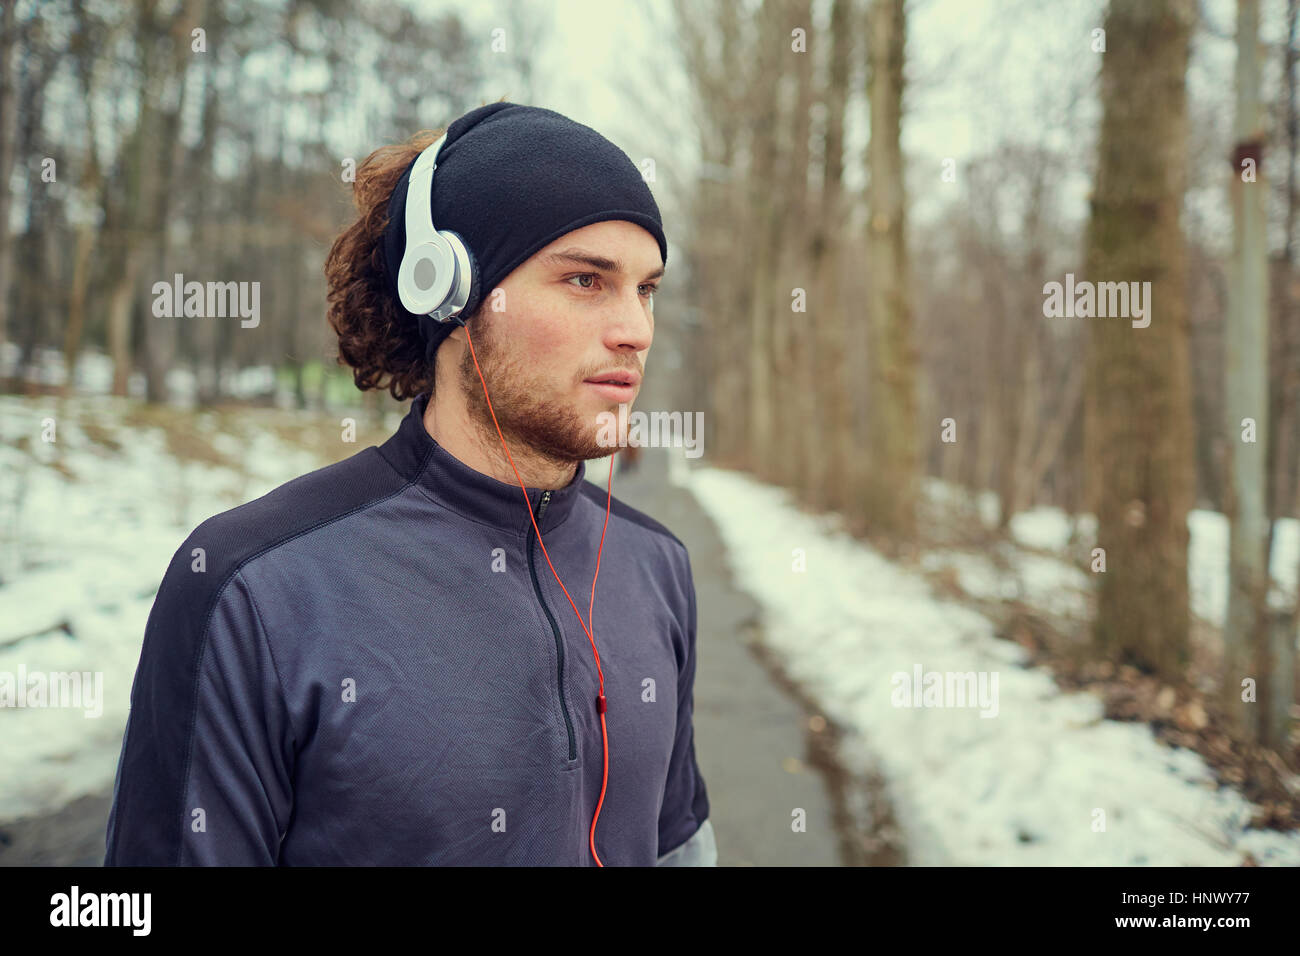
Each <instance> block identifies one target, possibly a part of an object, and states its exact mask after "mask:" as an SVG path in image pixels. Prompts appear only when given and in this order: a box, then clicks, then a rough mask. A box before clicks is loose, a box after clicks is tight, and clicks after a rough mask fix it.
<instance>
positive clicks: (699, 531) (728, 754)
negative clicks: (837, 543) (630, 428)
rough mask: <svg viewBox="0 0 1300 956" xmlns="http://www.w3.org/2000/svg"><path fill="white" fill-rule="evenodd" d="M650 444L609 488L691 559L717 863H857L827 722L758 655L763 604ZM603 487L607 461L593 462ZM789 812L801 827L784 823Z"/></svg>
mask: <svg viewBox="0 0 1300 956" xmlns="http://www.w3.org/2000/svg"><path fill="white" fill-rule="evenodd" d="M669 454H679V455H680V454H681V451H680V450H676V451H673V450H669V449H646V450H645V451H643V452H642V455H641V459H640V461H639V462H638V463H637V466H636V468H635V470H634V471H633V472H631V473H630V474H620V473H618V472H615V473H614V495H615V496H616V497H618V498H621V499H622V500H623V501H626V502H627V503H628V504H630V505H632V506H633V507H635V508H639V509H640V510H642V511H644V512H645V513H646V514H648V515H650V516H651V517H653V518H655V519H656V520H657V521H659V522H661V523H662V524H664V525H665V526H667V527H668V529H669V530H671V531H672V532H673V533H674V534H675V535H677V537H679V538H681V540H682V541H683V543H685V545H686V548H687V550H688V551H690V554H691V570H692V572H693V573H694V576H695V592H696V604H697V606H698V614H699V623H698V634H697V637H696V640H697V655H698V660H697V663H696V674H695V758H696V760H697V761H698V763H699V765H700V772H701V773H702V774H703V775H704V782H705V784H706V786H707V787H708V791H709V804H710V819H712V820H713V828H714V832H715V833H716V835H717V842H718V865H719V866H839V865H842V864H855V863H861V862H864V860H862V859H861V854H860V853H857V852H855V847H856V846H860V845H861V844H862V842H863V841H862V840H861V839H859V838H858V837H856V835H855V833H854V832H853V831H854V830H855V829H856V826H857V825H856V824H855V823H854V821H853V820H851V819H849V816H850V815H849V814H848V813H847V811H846V810H845V809H844V807H843V805H844V804H845V802H846V801H845V800H844V799H843V796H844V794H843V791H844V787H843V784H844V783H845V782H846V781H845V779H844V778H843V776H842V775H841V774H840V773H839V771H838V768H837V767H835V766H834V758H833V743H832V742H831V739H830V738H832V737H833V733H834V731H833V728H830V727H826V729H825V730H822V731H820V732H815V731H813V730H811V729H810V726H809V725H810V722H811V723H812V725H813V726H814V727H817V726H823V724H824V721H823V722H820V723H819V722H815V721H810V719H811V718H814V717H815V716H816V711H815V706H814V705H812V704H811V702H807V701H801V700H799V699H796V696H795V695H796V694H797V691H796V690H795V689H794V688H793V687H791V686H790V685H789V683H788V681H786V680H785V679H784V677H783V676H782V675H781V674H780V670H779V667H778V666H776V665H775V663H774V662H772V661H771V660H770V658H769V657H768V656H767V655H766V654H764V653H763V651H762V647H761V644H760V643H759V642H760V640H761V632H760V628H759V608H758V606H757V605H756V604H755V602H754V601H753V599H752V598H750V597H749V596H748V595H747V594H745V593H744V592H742V591H740V590H738V589H737V588H736V587H735V585H734V584H733V583H732V580H731V575H730V571H729V568H728V566H727V559H726V551H725V548H724V545H723V543H722V539H721V538H720V537H719V535H718V532H717V529H716V528H715V527H714V525H713V523H712V521H711V520H710V519H709V517H708V516H707V515H706V514H705V512H704V511H703V509H701V508H700V506H699V504H698V503H697V502H696V500H695V498H694V496H693V495H691V494H690V493H689V492H687V491H685V490H684V489H682V488H681V487H679V486H677V485H673V484H670V483H669V481H668V455H669ZM588 474H589V475H591V476H592V478H593V479H595V480H596V482H597V484H599V485H600V487H602V488H603V487H604V486H605V482H606V480H607V478H608V474H609V471H608V464H607V463H605V462H601V463H590V464H589V465H588ZM796 808H802V809H803V810H804V811H805V814H804V816H805V820H806V828H805V831H804V832H795V831H794V830H793V828H792V822H793V820H794V816H793V812H794V810H795V809H796Z"/></svg>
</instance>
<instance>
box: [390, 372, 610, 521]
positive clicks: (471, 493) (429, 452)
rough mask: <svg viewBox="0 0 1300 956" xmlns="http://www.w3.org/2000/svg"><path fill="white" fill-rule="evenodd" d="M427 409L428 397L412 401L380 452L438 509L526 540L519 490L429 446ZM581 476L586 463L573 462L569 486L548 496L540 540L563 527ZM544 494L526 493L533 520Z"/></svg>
mask: <svg viewBox="0 0 1300 956" xmlns="http://www.w3.org/2000/svg"><path fill="white" fill-rule="evenodd" d="M428 404H429V393H427V392H426V393H424V394H422V395H419V396H417V397H416V399H415V400H414V401H413V402H412V403H411V408H410V410H409V411H408V412H407V413H406V417H405V418H404V419H402V423H401V425H400V426H398V429H397V431H396V432H394V433H393V435H392V436H391V437H390V438H389V439H388V440H387V441H385V442H384V443H383V445H381V446H380V448H379V450H380V452H381V453H382V454H383V455H384V457H385V458H387V459H388V461H389V462H391V463H392V465H393V467H394V468H396V469H397V470H398V471H399V472H400V473H401V474H402V475H403V476H405V477H406V479H407V480H408V481H411V482H412V483H413V484H417V485H419V486H420V487H421V488H422V489H423V490H424V491H425V493H426V494H427V495H428V496H429V497H430V498H432V499H433V500H434V501H436V502H438V503H439V504H442V505H444V506H446V507H447V508H450V509H451V510H452V511H455V512H457V513H458V514H460V515H462V516H464V517H466V518H470V519H471V520H473V521H477V522H479V523H480V524H488V525H493V526H495V527H498V528H502V529H504V530H508V531H516V532H518V533H519V534H526V533H527V532H528V531H529V530H531V528H532V526H533V523H532V520H531V519H530V518H529V516H528V512H527V511H526V510H525V508H524V493H523V492H522V491H520V489H519V485H517V484H507V483H506V482H503V481H498V480H497V479H495V478H493V477H492V476H491V475H485V474H483V473H482V472H481V471H476V470H475V469H473V468H471V467H470V466H469V465H466V464H465V463H464V462H462V461H461V460H460V459H459V458H457V457H456V456H454V455H453V454H451V452H449V451H447V449H445V448H443V447H442V446H441V445H439V444H438V443H437V442H436V441H434V439H433V436H432V435H430V434H429V432H428V430H427V429H426V428H425V427H424V411H425V409H426V408H427V407H428ZM586 471H587V465H586V462H578V470H577V473H576V474H575V475H574V477H573V480H572V481H570V482H569V483H568V484H567V485H565V486H564V487H563V488H556V489H551V490H550V497H549V498H548V499H547V502H546V510H545V512H544V513H543V514H542V517H541V518H540V519H539V520H538V522H537V526H538V527H539V528H541V530H542V535H543V536H545V535H546V533H547V532H548V531H550V530H551V529H552V528H556V527H558V526H559V525H561V524H563V523H564V520H565V519H566V518H567V517H568V516H569V513H570V512H571V511H572V510H573V506H574V503H575V502H576V501H577V500H578V499H579V498H580V497H582V489H583V483H584V481H585V480H586V477H585V476H586ZM544 493H545V492H544V491H543V489H541V488H529V489H528V501H529V504H530V506H531V507H532V509H533V512H534V514H535V513H536V511H537V508H538V505H539V504H540V502H541V500H542V495H543V494H544Z"/></svg>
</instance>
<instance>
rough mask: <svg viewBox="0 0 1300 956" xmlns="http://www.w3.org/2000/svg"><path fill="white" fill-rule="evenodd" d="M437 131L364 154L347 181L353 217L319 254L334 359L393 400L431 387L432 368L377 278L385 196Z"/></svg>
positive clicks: (416, 333) (359, 382) (416, 334)
mask: <svg viewBox="0 0 1300 956" xmlns="http://www.w3.org/2000/svg"><path fill="white" fill-rule="evenodd" d="M443 132H444V130H441V129H439V130H421V131H420V132H418V133H416V134H415V135H414V136H412V137H411V138H410V139H409V140H408V141H407V142H405V143H400V144H396V145H392V146H381V147H380V148H379V149H377V150H375V151H374V152H373V153H371V154H370V155H369V156H367V157H366V158H365V161H364V162H362V164H361V165H360V166H359V167H358V168H357V171H356V181H355V182H354V183H353V186H352V198H353V201H354V203H355V204H356V207H357V212H358V216H357V220H356V222H354V223H352V224H351V225H349V226H348V227H347V228H346V229H344V230H343V232H342V233H340V234H339V236H338V238H337V239H335V240H334V245H333V246H331V247H330V251H329V255H328V256H326V257H325V281H326V288H327V292H326V301H327V303H328V305H327V308H326V316H327V318H328V319H329V324H330V327H331V328H333V329H334V331H335V332H337V333H338V337H339V355H338V364H339V365H347V366H350V367H351V368H352V378H353V381H355V382H356V386H357V388H359V389H361V390H362V391H365V390H367V389H371V388H377V389H383V388H386V389H388V391H389V393H390V394H391V395H392V396H393V398H395V399H396V400H397V401H399V402H400V401H405V400H406V399H408V398H414V397H415V396H417V395H421V394H423V393H425V392H432V391H433V373H434V369H433V366H432V365H430V364H429V363H428V362H426V361H425V354H424V353H425V344H424V340H423V339H422V338H421V337H420V330H419V328H418V327H417V326H416V325H415V324H414V323H413V322H410V321H409V320H404V319H405V317H404V316H403V314H402V309H401V305H400V303H399V302H398V301H397V299H396V297H395V296H394V295H393V293H392V291H391V288H390V286H389V285H388V280H387V279H386V277H385V272H384V229H385V228H386V227H387V225H388V201H389V199H390V198H391V197H392V194H393V188H394V187H395V186H396V185H397V181H398V180H399V179H401V178H402V173H404V172H405V171H406V167H407V166H409V165H410V164H411V162H412V161H413V160H414V159H415V157H416V156H418V155H419V154H420V153H421V152H423V150H424V149H425V147H427V146H428V145H429V144H430V143H432V142H433V141H434V140H436V139H437V138H438V137H439V136H441V135H442V134H443Z"/></svg>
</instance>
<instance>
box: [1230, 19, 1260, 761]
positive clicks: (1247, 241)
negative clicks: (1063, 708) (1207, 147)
mask: <svg viewBox="0 0 1300 956" xmlns="http://www.w3.org/2000/svg"><path fill="white" fill-rule="evenodd" d="M1259 72H1260V64H1259V0H1238V2H1237V77H1236V81H1237V110H1236V119H1235V124H1234V133H1235V137H1236V149H1235V151H1234V160H1233V171H1232V179H1231V180H1230V183H1231V185H1230V187H1229V194H1230V197H1231V200H1232V222H1233V240H1234V241H1233V251H1232V264H1231V268H1230V270H1229V275H1230V280H1229V285H1228V312H1227V322H1226V325H1225V328H1224V337H1223V338H1224V343H1223V344H1224V392H1223V394H1224V405H1225V409H1226V412H1227V418H1228V420H1227V422H1226V425H1227V431H1226V436H1227V448H1228V450H1229V455H1228V462H1227V465H1228V467H1227V469H1226V470H1225V475H1224V477H1225V485H1226V488H1225V496H1224V497H1225V510H1226V512H1227V517H1228V521H1229V527H1230V529H1231V531H1230V535H1229V544H1228V612H1227V616H1226V618H1225V620H1224V627H1223V703H1224V705H1225V710H1226V714H1227V715H1228V717H1229V719H1230V720H1231V721H1233V723H1234V725H1235V728H1236V729H1237V730H1238V731H1240V732H1243V733H1244V734H1245V735H1246V736H1247V737H1248V738H1250V739H1256V740H1262V739H1263V738H1264V737H1265V736H1267V734H1266V733H1265V731H1266V727H1265V725H1264V724H1263V723H1261V721H1260V716H1261V711H1262V710H1266V709H1267V708H1261V707H1259V706H1257V704H1256V703H1255V702H1251V703H1245V702H1243V701H1242V699H1241V696H1242V692H1241V682H1242V681H1243V680H1244V679H1246V678H1252V679H1254V680H1255V682H1256V683H1257V684H1258V688H1259V692H1260V693H1261V694H1266V687H1267V684H1268V681H1267V680H1266V679H1265V675H1264V673H1263V672H1262V671H1261V669H1260V668H1261V665H1262V664H1263V663H1264V661H1265V660H1266V645H1267V640H1268V636H1267V633H1266V630H1265V628H1266V627H1267V622H1266V621H1265V617H1264V610H1265V601H1266V599H1267V595H1268V583H1269V579H1268V554H1267V553H1266V551H1265V547H1266V543H1267V540H1268V507H1267V501H1266V498H1265V485H1266V481H1267V467H1266V453H1267V449H1268V259H1267V255H1268V253H1267V241H1268V239H1267V236H1266V234H1265V230H1266V228H1267V221H1266V218H1265V216H1266V212H1265V201H1266V198H1267V196H1268V186H1267V180H1266V178H1265V176H1264V164H1263V144H1264V140H1265V138H1266V134H1265V131H1264V127H1263V111H1262V110H1261V109H1260V102H1259ZM1246 163H1253V165H1254V180H1255V181H1254V182H1246V181H1243V177H1245V176H1246V175H1247V174H1246V172H1245V171H1244V170H1243V164H1246ZM1247 418H1249V419H1253V420H1254V421H1255V426H1256V433H1255V441H1254V442H1244V441H1243V440H1242V434H1241V433H1242V428H1243V425H1242V421H1243V419H1247Z"/></svg>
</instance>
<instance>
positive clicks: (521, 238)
mask: <svg viewBox="0 0 1300 956" xmlns="http://www.w3.org/2000/svg"><path fill="white" fill-rule="evenodd" d="M414 166H415V161H414V160H412V162H411V165H410V166H408V167H407V169H406V172H404V173H403V174H402V178H401V179H400V180H398V182H397V185H396V187H394V189H393V196H392V199H390V200H389V203H388V225H387V227H386V229H385V231H384V261H385V265H386V271H387V282H388V289H389V291H390V292H391V293H392V296H393V299H394V301H395V302H396V304H397V309H398V312H399V313H400V314H401V315H402V316H403V317H404V318H405V319H406V320H407V321H409V322H412V323H413V324H416V325H418V326H419V329H420V335H421V337H422V338H423V339H424V341H425V346H426V351H425V355H426V358H427V359H428V361H429V363H430V364H432V363H433V356H434V352H435V351H436V350H437V348H438V345H439V344H441V342H442V340H443V339H445V338H446V337H447V336H448V335H450V334H451V332H452V330H453V329H455V328H456V323H454V322H437V321H434V320H433V319H431V318H429V316H427V315H415V314H413V313H411V312H408V311H406V309H405V308H404V307H403V306H402V299H401V296H400V295H399V294H398V291H397V270H398V267H399V266H400V265H401V264H402V255H403V253H404V252H405V250H406V217H405V209H406V193H407V187H408V185H409V184H410V180H411V168H412V167H414ZM431 211H432V218H433V224H434V228H436V229H440V230H441V229H448V230H450V231H452V232H455V233H457V234H459V235H460V237H461V238H462V239H464V240H465V245H466V246H467V247H468V248H469V251H470V257H471V259H472V260H473V262H474V276H475V282H474V285H473V286H472V288H471V289H470V295H469V301H467V302H466V303H465V308H464V310H463V311H462V312H461V316H462V318H464V317H468V316H469V315H471V314H472V313H473V312H474V310H475V309H477V308H478V306H479V303H480V302H481V301H482V300H483V298H484V297H486V296H487V295H489V294H491V292H492V290H493V289H495V288H496V287H497V285H498V284H499V283H500V282H501V281H502V280H503V279H504V278H505V277H506V276H507V275H509V274H510V273H511V272H512V271H513V270H514V269H515V268H516V267H518V266H519V265H521V264H522V263H523V262H524V261H525V260H526V259H527V258H528V257H529V256H531V255H533V253H535V252H537V251H538V250H539V249H542V248H544V247H546V246H547V245H549V244H550V243H552V242H554V241H555V240H556V239H558V238H560V236H563V235H564V234H565V233H568V232H572V231H573V230H575V229H580V228H582V227H583V226H588V225H590V224H591V223H593V222H601V221H603V220H608V219H623V220H627V221H628V222H633V223H636V224H637V225H638V226H642V227H644V228H645V229H646V230H647V231H648V232H649V233H650V234H651V235H653V236H654V237H655V240H656V241H657V242H658V243H659V252H660V255H661V256H662V258H663V261H664V263H667V261H668V241H667V239H665V238H664V230H663V222H662V221H661V219H660V216H659V207H658V205H657V204H656V203H655V200H654V196H652V195H651V194H650V187H649V186H647V185H646V182H645V180H644V179H643V178H642V177H641V171H640V170H639V169H637V167H636V164H635V163H633V162H632V160H631V158H630V157H629V156H628V155H627V153H625V152H623V151H622V150H621V149H619V148H618V147H617V146H615V145H614V144H613V143H611V142H610V141H609V140H607V139H606V138H605V137H604V136H602V135H600V133H597V132H596V131H595V130H594V129H592V128H591V127H589V126H584V125H583V124H581V123H575V122H574V121H573V120H571V119H569V118H568V117H566V116H563V115H561V114H559V113H556V112H555V111H554V110H548V109H543V108H541V107H537V106H520V105H519V104H517V103H489V104H488V105H486V106H480V107H478V108H477V109H473V110H470V111H469V112H468V113H466V114H465V115H464V116H461V117H460V118H458V119H456V120H454V121H453V122H452V123H451V125H450V126H448V127H447V141H446V142H445V143H443V145H442V149H441V151H440V152H439V153H438V167H437V169H436V170H435V171H434V174H433V208H432V210H431Z"/></svg>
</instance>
